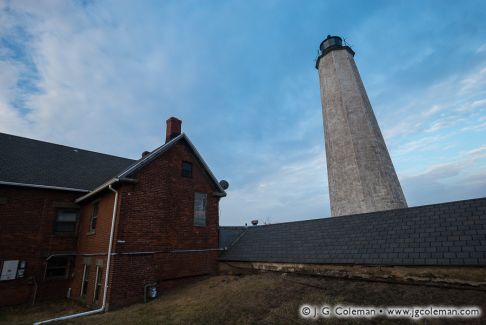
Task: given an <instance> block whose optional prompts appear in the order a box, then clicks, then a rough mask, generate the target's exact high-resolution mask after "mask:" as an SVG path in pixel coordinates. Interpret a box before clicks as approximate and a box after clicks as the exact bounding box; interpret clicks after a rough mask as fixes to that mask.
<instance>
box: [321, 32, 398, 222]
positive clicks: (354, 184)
mask: <svg viewBox="0 0 486 325" xmlns="http://www.w3.org/2000/svg"><path fill="white" fill-rule="evenodd" d="M353 57H354V52H353V50H352V49H351V48H350V47H349V46H343V43H342V39H341V38H340V37H338V36H330V35H329V36H327V38H326V39H325V40H324V41H323V42H322V43H321V45H320V55H319V57H318V58H317V62H316V68H317V69H318V70H319V79H320V86H321V87H320V88H321V102H322V112H323V118H324V133H325V134H324V136H325V144H326V157H327V173H328V179H329V195H330V199H331V214H332V216H333V217H337V216H343V215H349V214H357V213H366V212H373V211H380V210H390V209H398V208H406V207H407V202H406V200H405V196H404V195H403V192H402V188H401V186H400V182H399V180H398V177H397V174H396V172H395V168H394V167H393V163H392V161H391V159H390V155H389V154H388V150H387V148H386V145H385V141H384V139H383V136H382V134H381V131H380V127H379V126H378V123H377V121H376V118H375V115H374V113H373V109H372V108H371V104H370V101H369V99H368V96H367V94H366V90H365V88H364V85H363V82H362V81H361V77H360V75H359V72H358V68H357V67H356V63H355V62H354V58H353Z"/></svg>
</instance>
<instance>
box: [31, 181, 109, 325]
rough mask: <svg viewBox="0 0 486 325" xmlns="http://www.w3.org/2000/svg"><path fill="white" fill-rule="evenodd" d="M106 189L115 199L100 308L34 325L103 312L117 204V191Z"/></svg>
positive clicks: (38, 323) (38, 324)
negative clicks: (113, 194)
mask: <svg viewBox="0 0 486 325" xmlns="http://www.w3.org/2000/svg"><path fill="white" fill-rule="evenodd" d="M108 189H109V190H110V191H112V192H113V193H115V201H114V203H113V215H112V217H111V231H110V242H109V244H108V253H107V254H108V257H107V260H106V272H105V285H104V290H103V304H102V305H101V307H100V308H98V309H94V310H90V311H85V312H82V313H77V314H71V315H66V316H61V317H57V318H52V319H47V320H43V321H40V322H35V323H34V325H40V324H46V323H51V322H56V321H60V320H66V319H72V318H78V317H83V316H88V315H93V314H97V313H101V312H104V311H105V309H106V296H107V291H108V277H109V275H110V263H111V250H112V248H113V237H114V234H115V219H116V210H117V206H118V192H117V191H116V190H114V189H113V187H111V184H110V185H108Z"/></svg>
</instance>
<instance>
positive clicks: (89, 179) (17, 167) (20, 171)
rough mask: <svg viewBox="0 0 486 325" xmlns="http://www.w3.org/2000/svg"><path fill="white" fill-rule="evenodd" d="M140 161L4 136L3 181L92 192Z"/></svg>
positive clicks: (0, 152)
mask: <svg viewBox="0 0 486 325" xmlns="http://www.w3.org/2000/svg"><path fill="white" fill-rule="evenodd" d="M134 162H136V160H132V159H127V158H121V157H116V156H111V155H106V154H102V153H97V152H93V151H87V150H82V149H77V148H72V147H67V146H63V145H58V144H53V143H48V142H43V141H38V140H33V139H28V138H23V137H18V136H14V135H10V134H5V133H0V181H3V182H14V183H23V184H35V185H44V186H56V187H66V188H75V189H81V190H92V189H94V188H95V187H96V186H99V185H100V184H102V183H103V182H105V181H107V180H108V179H109V178H111V177H113V176H114V175H116V174H117V173H119V172H121V171H123V170H124V169H126V168H127V167H129V166H130V165H132V164H133V163H134Z"/></svg>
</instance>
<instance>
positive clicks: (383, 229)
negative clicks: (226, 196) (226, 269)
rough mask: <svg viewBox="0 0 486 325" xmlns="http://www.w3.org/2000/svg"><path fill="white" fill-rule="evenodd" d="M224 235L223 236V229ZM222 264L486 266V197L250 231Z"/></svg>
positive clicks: (248, 230) (300, 222)
mask: <svg viewBox="0 0 486 325" xmlns="http://www.w3.org/2000/svg"><path fill="white" fill-rule="evenodd" d="M221 232H222V233H221V234H220V236H222V237H225V236H226V235H225V234H224V232H225V229H224V228H223V229H222V230H221ZM220 259H221V260H223V261H251V262H283V263H311V264H312V263H316V264H362V265H451V266H452V265H460V266H464V265H470V266H477V265H486V198H480V199H474V200H466V201H456V202H449V203H443V204H435V205H428V206H420V207H413V208H406V209H397V210H390V211H381V212H374V213H367V214H358V215H350V216H343V217H334V218H324V219H315V220H307V221H298V222H289V223H280V224H273V225H263V226H252V227H248V228H247V229H246V232H245V233H244V235H243V236H241V237H240V238H239V239H238V240H237V241H236V242H235V243H234V244H233V246H231V247H230V248H229V249H228V250H227V251H224V252H223V253H222V254H221V255H220Z"/></svg>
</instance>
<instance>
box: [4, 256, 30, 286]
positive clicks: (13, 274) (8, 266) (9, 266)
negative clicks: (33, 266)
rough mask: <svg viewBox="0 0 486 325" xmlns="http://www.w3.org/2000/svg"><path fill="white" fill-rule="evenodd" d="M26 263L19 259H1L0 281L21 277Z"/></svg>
mask: <svg viewBox="0 0 486 325" xmlns="http://www.w3.org/2000/svg"><path fill="white" fill-rule="evenodd" d="M26 265H27V263H26V262H25V261H20V260H9V261H3V266H2V273H1V274H0V281H6V280H15V279H19V278H23V277H24V274H25V267H26Z"/></svg>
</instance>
